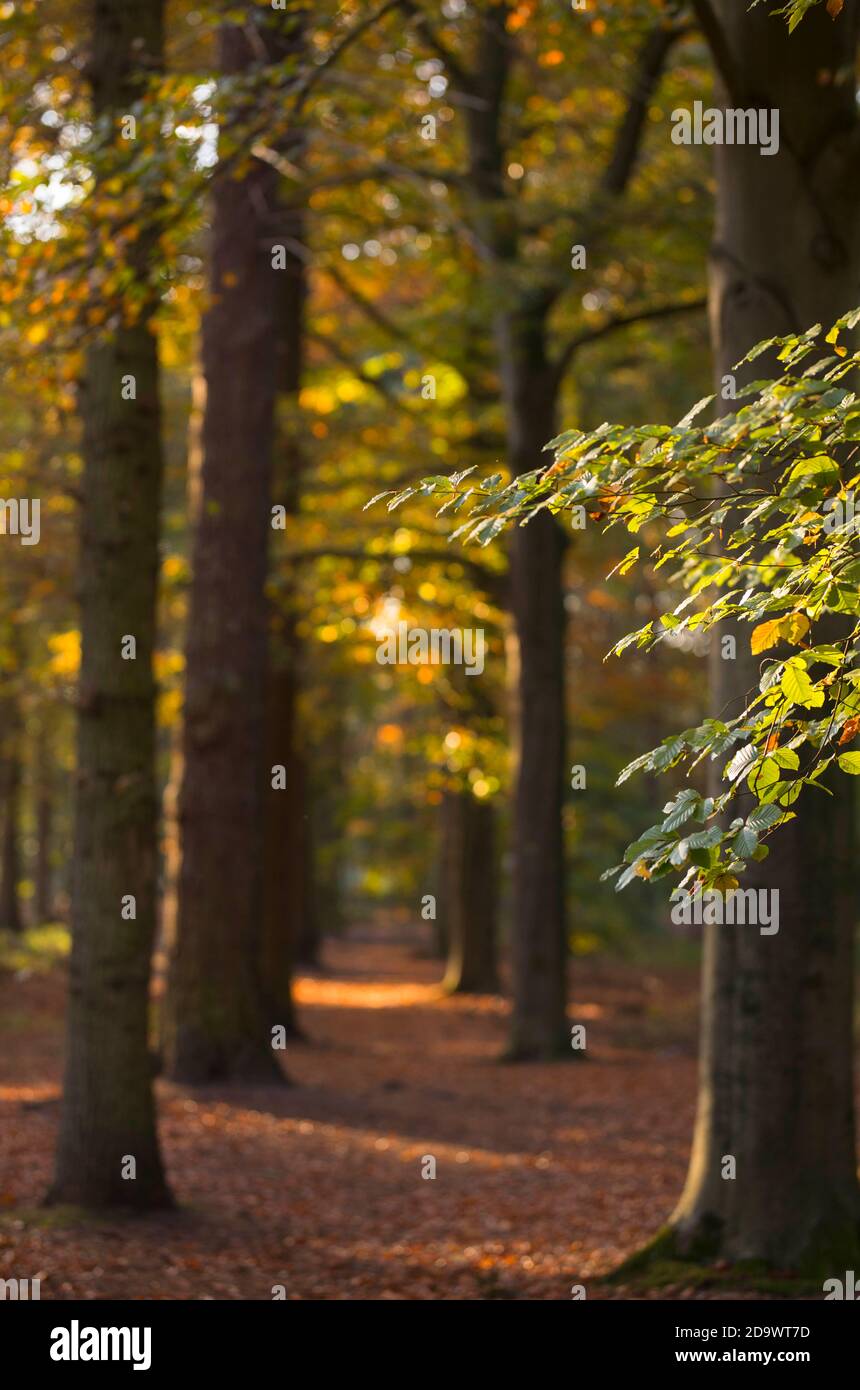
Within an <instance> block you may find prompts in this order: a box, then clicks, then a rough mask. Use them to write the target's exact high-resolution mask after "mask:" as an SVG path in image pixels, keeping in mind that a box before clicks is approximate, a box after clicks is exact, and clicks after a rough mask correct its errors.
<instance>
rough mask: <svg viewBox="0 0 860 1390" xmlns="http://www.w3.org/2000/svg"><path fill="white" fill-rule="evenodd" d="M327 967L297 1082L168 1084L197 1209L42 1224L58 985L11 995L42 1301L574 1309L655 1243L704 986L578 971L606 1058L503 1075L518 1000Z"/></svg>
mask: <svg viewBox="0 0 860 1390" xmlns="http://www.w3.org/2000/svg"><path fill="white" fill-rule="evenodd" d="M327 963H328V966H329V972H328V973H327V974H326V975H325V976H324V977H307V976H306V977H303V978H302V979H301V980H300V982H299V987H298V998H299V1002H300V1005H301V1012H302V1019H303V1022H304V1024H305V1027H306V1029H307V1032H308V1035H309V1037H310V1039H311V1040H312V1045H310V1046H292V1047H290V1048H289V1050H288V1052H287V1054H286V1065H287V1068H288V1071H289V1074H290V1077H291V1079H292V1081H293V1082H294V1083H295V1084H294V1085H293V1086H292V1087H290V1088H285V1089H284V1090H283V1091H281V1090H277V1091H273V1090H271V1089H269V1090H265V1091H248V1090H244V1091H241V1092H239V1091H235V1090H233V1091H227V1090H225V1089H223V1088H219V1089H217V1090H216V1089H212V1090H209V1091H207V1092H205V1093H203V1092H197V1093H193V1094H192V1093H191V1092H187V1091H185V1090H183V1089H182V1088H178V1087H174V1086H171V1085H168V1084H166V1083H164V1082H160V1083H159V1098H160V1107H161V1125H162V1134H163V1141H164V1148H165V1154H166V1159H167V1166H168V1170H169V1174H170V1179H171V1182H172V1184H173V1187H174V1191H175V1192H176V1195H177V1197H178V1199H179V1201H180V1203H181V1210H180V1212H179V1213H178V1214H176V1215H172V1216H169V1217H161V1218H157V1219H155V1218H133V1219H116V1220H113V1219H112V1220H108V1221H104V1222H99V1223H96V1224H93V1223H92V1222H80V1221H75V1222H73V1223H72V1224H69V1222H68V1221H67V1220H66V1221H60V1222H58V1221H57V1219H56V1218H52V1217H51V1216H50V1214H40V1213H34V1212H33V1210H32V1208H34V1207H35V1206H36V1205H37V1203H38V1201H39V1199H40V1197H41V1195H42V1193H43V1191H44V1189H45V1187H46V1185H47V1181H48V1177H49V1168H50V1159H51V1152H52V1145H53V1140H54V1133H55V1127H56V1122H57V1112H58V1106H57V1100H56V1097H57V1083H58V1078H59V1075H60V1054H61V1036H62V1035H61V1023H60V1016H61V1011H62V977H61V975H59V974H56V975H51V976H34V977H30V978H29V979H27V980H23V981H21V980H15V979H13V978H12V977H9V976H4V977H2V978H0V1031H2V1047H0V1115H2V1118H0V1211H2V1220H0V1277H20V1278H31V1277H41V1279H42V1281H43V1283H42V1296H43V1297H44V1298H49V1297H54V1298H111V1297H113V1298H253V1299H270V1298H271V1297H272V1289H273V1286H275V1285H283V1286H284V1288H285V1290H286V1296H287V1297H288V1298H335V1299H337V1298H362V1297H363V1298H377V1299H378V1298H407V1299H408V1298H422V1299H423V1298H432V1299H439V1298H443V1299H444V1298H491V1297H502V1298H567V1297H569V1294H570V1286H571V1284H573V1283H579V1282H581V1283H584V1284H585V1285H586V1286H587V1287H588V1285H589V1279H590V1278H591V1277H592V1276H594V1275H595V1274H597V1273H599V1272H602V1271H605V1270H607V1269H608V1268H610V1267H611V1266H612V1265H613V1264H614V1263H615V1262H617V1260H618V1259H619V1258H620V1257H621V1256H623V1255H624V1254H625V1253H628V1252H629V1251H630V1250H632V1249H633V1248H635V1247H636V1246H637V1245H638V1244H639V1243H641V1242H642V1241H643V1240H645V1239H647V1237H648V1236H649V1235H651V1234H653V1232H654V1231H655V1229H656V1228H657V1227H658V1226H659V1225H660V1224H661V1222H662V1221H663V1219H664V1218H665V1216H666V1215H667V1213H668V1211H669V1210H670V1209H671V1206H672V1204H673V1201H674V1199H675V1198H676V1196H677V1194H678V1191H679V1189H680V1184H681V1183H682V1180H683V1177H684V1170H685V1162H686V1152H687V1145H688V1142H689V1137H690V1129H691V1123H692V1107H693V1095H694V1084H695V1061H694V1035H695V991H696V979H695V975H694V974H693V973H692V972H689V971H685V970H676V971H666V970H662V971H654V972H653V973H647V972H643V970H642V969H641V968H634V967H632V966H619V965H612V966H609V965H604V964H599V963H598V964H594V963H588V962H586V963H580V964H577V965H576V967H575V969H574V981H573V984H574V988H573V1002H572V1008H571V1014H572V1017H573V1018H575V1019H576V1020H577V1021H580V1022H584V1023H585V1024H586V1027H587V1030H588V1056H589V1061H588V1062H586V1063H582V1064H576V1063H572V1064H565V1063H562V1064H556V1065H553V1066H543V1065H528V1066H522V1065H520V1066H510V1065H500V1064H499V1063H498V1062H497V1061H496V1060H495V1059H496V1057H497V1056H498V1054H499V1052H500V1050H501V1045H502V1042H503V1039H504V1033H505V1013H506V1005H505V1004H504V1003H503V1002H502V1001H501V1000H498V999H487V1000H476V999H458V1000H446V999H443V998H441V997H440V995H439V991H438V987H437V986H436V983H435V981H436V979H437V978H438V973H439V971H438V966H437V965H436V964H435V963H432V962H428V961H421V960H418V959H416V958H415V955H414V953H413V952H412V951H411V950H410V949H409V948H407V947H405V946H402V945H398V946H389V945H383V944H379V943H376V942H365V943H361V942H352V943H342V944H335V945H331V946H330V947H329V948H328V950H327ZM425 1155H430V1156H432V1157H433V1158H435V1161H436V1178H435V1180H427V1179H423V1178H422V1176H421V1170H422V1157H423V1156H425ZM425 1166H426V1165H425ZM52 1223H55V1224H52ZM588 1294H589V1297H593V1296H598V1297H599V1296H601V1293H600V1291H599V1290H598V1289H595V1288H589V1289H588Z"/></svg>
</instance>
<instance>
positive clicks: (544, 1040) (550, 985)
mask: <svg viewBox="0 0 860 1390" xmlns="http://www.w3.org/2000/svg"><path fill="white" fill-rule="evenodd" d="M507 16H508V9H507V6H505V5H492V6H490V7H488V9H487V10H486V12H485V14H484V17H483V22H482V26H481V35H480V45H479V50H478V52H477V53H476V61H475V72H474V88H475V90H474V92H473V93H472V95H473V96H474V97H476V98H477V99H476V100H475V101H474V102H472V103H470V105H469V106H468V107H467V111H466V119H467V123H468V124H467V130H468V137H469V193H470V200H471V219H472V223H473V226H474V227H475V229H476V231H477V234H478V236H479V238H480V241H481V244H482V246H483V248H484V254H485V257H486V259H487V262H488V268H489V269H490V270H491V272H492V273H493V274H494V275H496V276H499V277H500V278H501V280H502V281H503V283H504V286H505V299H506V301H507V302H506V303H505V304H504V307H503V308H502V309H501V310H500V312H499V314H498V315H497V316H496V323H495V333H496V350H497V355H498V364H499V370H500V374H501V378H502V387H503V396H504V402H505V412H506V431H507V440H508V464H509V467H510V469H511V472H512V473H514V474H515V475H517V476H518V475H519V474H521V473H526V472H530V471H531V470H532V469H535V468H540V467H542V466H544V465H545V464H546V462H547V456H546V454H545V453H544V445H545V444H546V443H547V442H548V441H549V440H550V439H552V437H553V435H554V434H555V433H556V429H555V424H556V406H557V394H558V384H559V383H558V376H557V373H556V372H555V371H554V370H553V364H552V363H551V361H550V360H549V354H548V346H547V314H548V310H549V307H550V305H551V304H552V301H553V299H554V297H555V294H556V292H557V290H556V289H555V288H551V287H549V286H547V287H543V288H542V287H541V286H540V285H535V284H534V283H533V282H532V277H531V276H529V275H527V274H526V273H525V272H524V267H523V265H522V263H521V260H520V256H519V247H518V238H517V233H516V212H515V210H514V209H513V208H512V207H511V206H510V205H509V203H508V200H507V198H506V195H505V175H504V167H505V164H506V156H505V151H504V148H503V144H502V135H501V125H502V110H503V103H504V93H505V88H506V84H507V81H508V77H509V74H510V63H511V44H510V42H509V36H508V33H507V30H506V20H507ZM564 548H565V544H564V536H563V534H562V531H561V528H560V526H559V524H558V522H556V521H554V520H553V519H552V518H551V517H550V516H549V515H548V514H547V513H545V512H542V513H540V515H539V516H538V517H537V518H536V519H535V520H534V521H532V522H530V523H529V525H528V526H526V527H523V528H519V527H518V528H516V530H515V532H514V536H513V540H512V546H511V603H512V608H513V613H514V618H515V621H516V626H517V635H518V639H519V688H518V705H519V728H518V735H517V744H518V749H519V765H518V770H517V783H516V793H515V804H514V818H513V850H514V904H513V922H512V936H511V960H512V967H513V1011H512V1015H511V1037H510V1042H509V1047H508V1053H507V1055H508V1057H509V1058H511V1059H521V1060H530V1059H539V1058H550V1057H570V1056H572V1055H573V1054H572V1053H571V1049H570V1040H569V1037H568V1036H567V1025H566V992H567V991H566V963H567V941H566V928H565V912H564V848H563V838H562V808H563V804H564V790H563V789H564V763H565V757H566V746H565V706H564V605H563V599H562V562H563V556H564Z"/></svg>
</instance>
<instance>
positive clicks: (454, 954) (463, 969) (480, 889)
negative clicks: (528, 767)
mask: <svg viewBox="0 0 860 1390" xmlns="http://www.w3.org/2000/svg"><path fill="white" fill-rule="evenodd" d="M442 816H443V840H444V849H443V858H442V868H443V880H442V895H441V903H440V908H441V916H443V917H444V918H445V921H446V925H447V936H448V964H447V969H446V971H445V980H444V988H445V989H446V990H447V991H448V993H450V994H494V993H495V992H496V991H497V989H498V984H499V982H498V974H497V971H496V926H497V923H496V917H497V913H496V899H497V895H496V863H495V849H496V847H495V825H494V821H495V808H494V806H493V804H492V802H480V801H476V799H475V797H474V796H472V795H471V793H470V792H446V793H445V796H444V800H443V803H442Z"/></svg>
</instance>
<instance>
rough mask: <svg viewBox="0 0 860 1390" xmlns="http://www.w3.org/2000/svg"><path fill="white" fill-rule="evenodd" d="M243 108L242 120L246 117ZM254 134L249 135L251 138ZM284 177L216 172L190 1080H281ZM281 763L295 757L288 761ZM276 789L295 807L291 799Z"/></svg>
mask: <svg viewBox="0 0 860 1390" xmlns="http://www.w3.org/2000/svg"><path fill="white" fill-rule="evenodd" d="M275 22H276V21H275V19H272V21H271V23H261V25H260V28H259V30H258V32H257V33H256V34H255V35H253V38H254V42H253V43H252V35H251V33H250V31H249V30H246V29H244V28H243V29H240V28H237V27H234V26H230V25H228V26H225V27H223V28H222V30H221V31H220V38H219V48H220V66H221V70H222V71H223V72H224V73H225V74H227V75H234V74H237V73H243V72H247V71H248V69H249V67H250V66H251V64H252V63H254V61H255V60H257V59H258V54H259V48H258V43H257V40H259V41H261V42H262V43H263V44H264V46H265V52H266V58H267V60H268V61H271V59H272V58H273V57H274V56H275V55H276V54H277V52H278V48H277V38H276V35H277V30H276V28H275ZM247 115H248V111H247V107H246V106H243V107H242V108H241V109H240V110H239V111H238V112H237V113H236V117H237V119H238V120H240V122H244V119H245V118H247ZM241 134H242V132H241V127H240V131H239V135H240V138H241ZM277 177H278V176H277V174H276V173H275V171H274V170H273V169H272V168H271V166H270V165H268V164H266V163H263V162H261V161H258V160H253V161H252V162H251V164H250V167H249V169H248V171H247V172H246V173H243V174H242V176H241V177H240V178H237V177H235V173H234V172H231V171H230V170H228V169H225V168H223V167H222V168H221V169H220V170H216V174H215V181H214V188H213V222H212V258H211V289H212V304H211V307H210V308H209V310H208V311H207V313H206V316H205V319H204V323H203V334H202V336H203V352H202V355H203V371H204V376H205V379H206V405H205V411H204V419H203V465H202V478H201V482H202V488H201V498H200V511H199V516H198V518H197V526H196V534H195V539H194V549H193V580H192V586H191V600H190V612H189V632H188V647H187V662H186V669H187V683H186V706H185V723H184V734H183V781H182V788H181V792H180V802H179V823H180V832H181V838H182V865H181V870H180V876H179V893H178V927H177V940H176V944H175V950H174V955H173V959H172V969H171V978H170V985H169V1000H168V1010H167V1029H166V1033H167V1036H166V1043H167V1068H168V1073H169V1074H170V1075H171V1076H172V1077H173V1078H174V1079H176V1080H179V1081H184V1082H188V1083H191V1084H198V1083H202V1082H207V1081H212V1080H216V1079H242V1080H246V1081H259V1082H276V1081H280V1080H283V1079H284V1078H283V1074H282V1072H281V1070H280V1067H279V1066H278V1064H277V1061H276V1059H275V1054H274V1052H273V1050H272V1046H271V1032H270V1024H269V1019H268V1009H267V1005H266V997H265V989H264V985H263V980H262V959H263V956H262V920H263V905H264V874H263V839H264V829H265V819H264V808H265V802H266V797H267V795H268V792H267V791H266V790H265V789H266V788H267V787H268V786H270V785H271V780H272V772H271V768H269V767H266V766H265V754H266V751H267V750H266V742H265V689H266V680H267V658H266V647H267V606H266V601H265V582H266V557H267V551H268V543H269V533H270V524H269V523H270V487H271V465H272V446H273V437H274V419H275V417H274V412H275V395H276V363H277V356H278V314H277V293H278V287H277V281H276V280H275V279H274V278H273V277H277V276H278V275H279V274H282V273H283V272H282V271H279V270H277V269H276V268H274V266H273V257H272V245H273V242H275V241H277V238H273V236H272V226H273V219H274V217H275V213H276V202H277V194H276V189H277ZM279 761H281V762H282V761H283V759H280V760H279ZM275 794H276V795H279V796H282V797H288V796H289V795H290V792H289V789H287V790H282V791H279V792H277V793H275Z"/></svg>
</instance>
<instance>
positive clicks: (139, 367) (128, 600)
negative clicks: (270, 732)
mask: <svg viewBox="0 0 860 1390" xmlns="http://www.w3.org/2000/svg"><path fill="white" fill-rule="evenodd" d="M91 15H92V37H93V42H92V54H91V60H90V66H89V68H88V72H89V76H90V81H91V83H92V89H93V107H94V111H95V115H96V117H97V118H101V121H102V122H103V123H104V126H105V127H106V128H107V129H108V130H109V129H110V127H111V124H113V140H114V142H115V143H114V144H113V146H112V154H111V156H110V157H107V156H106V157H105V159H104V162H102V163H100V164H99V168H98V173H97V189H96V193H98V184H99V183H100V182H101V181H102V180H103V179H107V178H108V177H110V175H111V172H112V170H111V168H110V167H109V166H110V165H112V164H113V163H114V160H115V161H116V164H117V167H118V168H120V167H121V165H122V162H123V160H124V159H125V158H127V153H123V152H122V148H123V142H122V141H121V140H120V139H119V138H118V137H119V131H118V129H117V123H118V120H119V118H120V117H121V116H122V115H123V114H125V113H126V112H128V111H129V110H130V109H131V106H132V104H133V103H134V101H135V100H136V99H137V96H138V82H139V79H140V77H141V75H142V74H144V73H147V72H149V71H152V70H153V69H158V68H159V67H160V65H161V57H162V47H163V32H162V30H163V10H162V5H161V4H160V3H157V0H94V3H93V5H92V10H91ZM124 149H125V151H126V152H127V150H128V146H125V147H124ZM150 196H154V195H150ZM152 210H153V207H152V203H145V204H144V206H143V208H142V209H141V214H140V216H141V225H142V231H141V235H140V237H139V239H138V241H137V242H136V243H135V247H136V250H135V252H134V258H133V262H132V264H131V266H130V268H131V270H132V272H133V274H134V275H135V277H136V288H137V289H139V290H141V291H142V293H143V308H142V311H141V316H140V317H139V318H138V320H137V321H136V322H135V323H134V324H133V325H132V326H120V327H118V328H117V329H116V332H115V334H114V336H113V337H112V338H107V337H102V338H100V339H99V340H98V341H97V342H96V343H95V344H94V345H93V346H92V347H91V348H90V350H89V351H88V353H87V359H86V366H85V373H84V382H83V388H82V409H83V424H84V438H83V455H84V481H83V503H82V533H81V555H80V595H81V638H82V653H81V674H80V686H79V696H78V757H77V783H76V798H75V843H74V866H73V878H72V937H73V941H72V957H71V966H70V975H69V1005H68V1021H67V1048H66V1069H65V1080H64V1086H63V1100H62V1113H61V1121H60V1136H59V1145H58V1151H57V1163H56V1172H55V1178H54V1184H53V1187H52V1189H51V1192H50V1193H49V1196H48V1200H49V1201H54V1202H68V1203H75V1204H79V1205H83V1206H93V1207H104V1206H112V1205H123V1206H135V1207H156V1206H164V1205H168V1204H169V1201H170V1198H169V1194H168V1191H167V1187H166V1184H165V1180H164V1175H163V1171H162V1166H161V1159H160V1155H159V1149H158V1139H157V1135H156V1127H155V1113H154V1102H153V1093H152V1061H151V1057H150V1052H149V1046H148V1034H147V1027H148V1009H149V975H150V957H151V952H152V943H153V934H154V928H155V895H156V844H157V840H156V827H157V814H158V813H157V798H156V787H155V767H154V762H155V758H154V754H155V738H154V726H155V719H154V714H155V686H154V680H153V671H152V657H153V647H154V641H155V616H156V581H157V573H158V525H159V499H160V489H161V475H162V450H161V418H160V407H159V393H158V385H159V382H158V360H157V348H156V340H155V337H154V335H153V332H152V326H151V323H150V318H151V313H152V310H153V309H154V307H155V293H154V292H149V291H148V290H147V289H146V288H145V287H146V281H147V272H148V270H149V265H148V259H149V258H150V257H151V256H152V254H153V235H154V234H153V233H152V231H151V224H150V223H149V220H148V219H149V216H150V214H151V212H152ZM115 307H116V310H117V317H118V318H119V319H120V321H122V314H121V309H122V306H121V305H117V306H115ZM127 375H131V376H133V377H134V378H135V382H136V399H135V400H133V401H132V400H123V399H122V396H121V383H122V378H123V377H124V376H127ZM127 634H129V635H133V636H134V638H135V639H136V644H137V646H136V659H135V660H124V659H123V658H122V656H121V643H122V639H123V637H124V636H125V635H127ZM129 894H131V895H133V896H134V898H135V900H136V915H135V918H134V920H124V919H123V918H122V916H121V900H122V898H123V897H124V896H126V895H129ZM126 1156H131V1157H133V1158H134V1159H135V1160H136V1177H135V1178H134V1179H133V1180H131V1179H123V1177H122V1164H123V1160H124V1158H125V1157H126Z"/></svg>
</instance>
